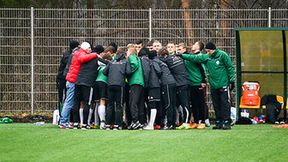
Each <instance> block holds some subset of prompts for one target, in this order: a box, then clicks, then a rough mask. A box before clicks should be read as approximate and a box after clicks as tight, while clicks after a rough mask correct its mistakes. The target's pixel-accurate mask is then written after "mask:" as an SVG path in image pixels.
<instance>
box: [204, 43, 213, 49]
mask: <svg viewBox="0 0 288 162" xmlns="http://www.w3.org/2000/svg"><path fill="white" fill-rule="evenodd" d="M205 49H210V50H215V49H216V46H215V44H214V43H212V42H208V43H207V44H206V45H205Z"/></svg>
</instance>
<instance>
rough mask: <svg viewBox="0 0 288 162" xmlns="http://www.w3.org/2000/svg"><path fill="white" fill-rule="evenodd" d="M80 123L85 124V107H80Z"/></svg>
mask: <svg viewBox="0 0 288 162" xmlns="http://www.w3.org/2000/svg"><path fill="white" fill-rule="evenodd" d="M79 117H80V125H83V118H84V117H83V108H81V107H80V109H79Z"/></svg>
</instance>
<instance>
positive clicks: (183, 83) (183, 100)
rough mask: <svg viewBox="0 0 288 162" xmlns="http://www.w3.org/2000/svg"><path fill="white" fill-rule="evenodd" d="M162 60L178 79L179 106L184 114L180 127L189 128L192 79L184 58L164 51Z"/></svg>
mask: <svg viewBox="0 0 288 162" xmlns="http://www.w3.org/2000/svg"><path fill="white" fill-rule="evenodd" d="M160 60H161V61H163V62H165V63H166V64H167V65H168V67H169V69H170V71H171V73H172V75H173V76H174V78H175V80H176V98H177V101H178V104H177V107H179V106H181V107H182V109H183V116H184V120H183V124H182V125H181V126H180V127H179V129H184V128H185V129H188V128H189V122H190V119H189V117H190V114H191V110H190V106H189V100H188V93H189V84H190V81H189V76H188V73H187V70H186V67H185V64H184V60H183V59H182V58H180V57H178V56H176V55H169V54H166V53H163V55H162V56H161V57H160Z"/></svg>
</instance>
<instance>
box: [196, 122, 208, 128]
mask: <svg viewBox="0 0 288 162" xmlns="http://www.w3.org/2000/svg"><path fill="white" fill-rule="evenodd" d="M205 128H206V125H205V124H204V123H201V124H199V125H198V127H197V129H205Z"/></svg>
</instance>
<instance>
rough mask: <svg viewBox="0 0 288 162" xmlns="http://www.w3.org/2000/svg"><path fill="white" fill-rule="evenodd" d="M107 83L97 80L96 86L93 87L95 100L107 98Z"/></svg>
mask: <svg viewBox="0 0 288 162" xmlns="http://www.w3.org/2000/svg"><path fill="white" fill-rule="evenodd" d="M107 86H108V85H107V83H105V82H101V81H96V84H95V86H94V87H93V100H94V101H99V100H100V99H104V100H107V98H108V95H107Z"/></svg>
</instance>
